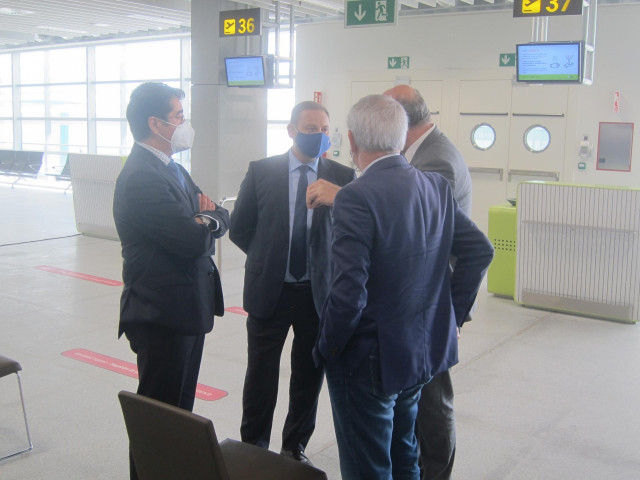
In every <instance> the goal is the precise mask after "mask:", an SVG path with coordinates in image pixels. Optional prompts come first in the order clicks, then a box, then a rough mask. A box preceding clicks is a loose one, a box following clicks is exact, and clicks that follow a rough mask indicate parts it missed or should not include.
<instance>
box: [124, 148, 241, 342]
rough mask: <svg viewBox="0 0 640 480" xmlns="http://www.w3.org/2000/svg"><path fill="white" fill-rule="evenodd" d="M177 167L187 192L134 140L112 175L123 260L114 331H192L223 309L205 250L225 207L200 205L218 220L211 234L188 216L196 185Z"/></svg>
mask: <svg viewBox="0 0 640 480" xmlns="http://www.w3.org/2000/svg"><path fill="white" fill-rule="evenodd" d="M180 168H181V169H182V173H183V175H184V177H185V180H186V181H187V184H188V186H189V190H190V191H189V193H187V192H185V190H184V189H183V188H182V187H181V186H180V184H179V182H178V180H177V179H176V178H175V177H174V176H173V175H172V174H171V173H170V170H169V168H168V167H167V166H166V165H165V164H164V163H162V161H161V160H160V159H159V158H157V157H156V156H155V155H153V154H152V153H151V152H149V151H148V150H146V149H145V148H143V147H141V146H140V145H137V144H136V145H134V147H133V149H132V150H131V154H130V155H129V158H128V159H127V161H126V163H125V165H124V167H123V169H122V172H120V175H119V176H118V180H117V181H116V189H115V193H114V200H113V217H114V220H115V223H116V228H117V230H118V235H119V236H120V242H121V243H122V258H123V260H124V263H123V267H122V278H123V280H124V290H123V292H122V298H121V301H120V328H119V335H122V333H123V332H124V331H125V330H126V329H127V328H128V327H129V326H132V325H138V324H154V325H158V326H163V327H166V328H168V329H171V330H175V331H176V332H179V333H182V334H186V335H200V334H204V333H206V332H209V331H211V329H212V328H213V316H214V314H216V315H222V314H223V313H224V302H223V298H222V288H221V285H220V276H219V274H218V270H217V269H216V266H215V264H214V263H213V260H212V258H211V256H212V255H213V253H214V249H215V239H216V237H220V236H222V235H223V234H224V233H225V231H226V230H227V228H228V224H229V213H228V212H227V211H226V210H225V209H223V208H220V207H216V210H215V211H214V212H209V211H208V212H206V214H207V215H209V216H211V217H213V218H215V219H217V220H218V222H219V224H220V227H219V229H218V230H217V231H215V232H213V233H212V232H211V231H210V230H209V228H208V227H207V226H205V225H201V224H198V223H197V222H195V220H194V216H195V215H196V214H197V213H199V212H198V211H199V203H198V197H197V194H198V193H201V190H200V189H199V188H198V187H197V186H196V184H195V183H194V182H193V180H192V179H191V176H190V175H189V174H188V173H187V171H186V170H184V169H183V168H182V167H180Z"/></svg>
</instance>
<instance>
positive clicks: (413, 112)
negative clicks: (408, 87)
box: [396, 89, 431, 128]
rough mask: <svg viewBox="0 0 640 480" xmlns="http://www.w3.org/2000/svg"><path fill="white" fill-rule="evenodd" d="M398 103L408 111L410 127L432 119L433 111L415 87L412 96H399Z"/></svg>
mask: <svg viewBox="0 0 640 480" xmlns="http://www.w3.org/2000/svg"><path fill="white" fill-rule="evenodd" d="M396 100H397V101H398V103H400V105H402V108H404V111H405V112H407V118H408V119H409V128H413V127H415V126H416V125H420V124H421V123H428V122H429V121H430V120H431V112H430V111H429V107H428V106H427V102H425V101H424V98H422V95H420V92H419V91H418V90H415V89H414V95H413V96H412V97H398V98H396Z"/></svg>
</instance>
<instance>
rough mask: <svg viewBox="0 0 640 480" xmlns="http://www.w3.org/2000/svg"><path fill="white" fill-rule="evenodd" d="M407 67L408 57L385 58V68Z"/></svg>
mask: <svg viewBox="0 0 640 480" xmlns="http://www.w3.org/2000/svg"><path fill="white" fill-rule="evenodd" d="M397 68H409V57H389V58H387V69H388V70H394V69H397Z"/></svg>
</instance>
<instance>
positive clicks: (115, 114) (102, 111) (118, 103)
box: [96, 83, 129, 118]
mask: <svg viewBox="0 0 640 480" xmlns="http://www.w3.org/2000/svg"><path fill="white" fill-rule="evenodd" d="M124 90H125V86H124V84H121V83H107V84H99V85H96V118H123V117H124V116H125V111H126V110H125V111H123V108H126V105H127V103H128V100H129V99H128V98H126V93H125V91H124Z"/></svg>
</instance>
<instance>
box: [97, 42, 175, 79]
mask: <svg viewBox="0 0 640 480" xmlns="http://www.w3.org/2000/svg"><path fill="white" fill-rule="evenodd" d="M157 58H162V61H161V62H157V61H155V59H157ZM167 78H180V40H165V41H160V42H138V43H127V44H122V45H103V46H97V47H96V80H97V81H99V82H102V81H110V80H138V79H167Z"/></svg>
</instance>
